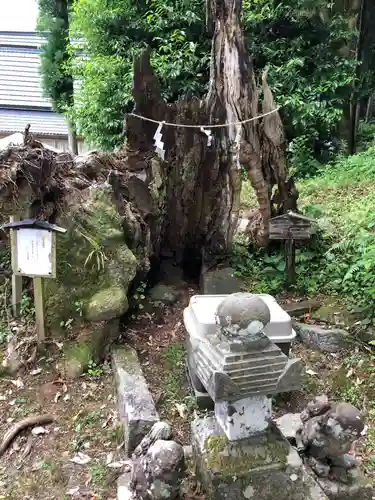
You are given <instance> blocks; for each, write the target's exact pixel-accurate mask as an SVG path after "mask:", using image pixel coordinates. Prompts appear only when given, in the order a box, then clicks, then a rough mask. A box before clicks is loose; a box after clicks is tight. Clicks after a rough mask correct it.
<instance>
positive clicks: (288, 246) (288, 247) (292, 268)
mask: <svg viewBox="0 0 375 500" xmlns="http://www.w3.org/2000/svg"><path fill="white" fill-rule="evenodd" d="M285 258H286V273H287V283H288V285H294V283H295V282H296V244H295V242H294V240H287V241H286V242H285Z"/></svg>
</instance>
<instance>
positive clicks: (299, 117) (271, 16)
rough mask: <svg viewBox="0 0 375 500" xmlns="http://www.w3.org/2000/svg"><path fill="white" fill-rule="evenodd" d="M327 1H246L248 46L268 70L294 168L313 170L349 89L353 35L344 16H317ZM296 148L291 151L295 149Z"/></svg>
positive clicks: (305, 171) (257, 62)
mask: <svg viewBox="0 0 375 500" xmlns="http://www.w3.org/2000/svg"><path fill="white" fill-rule="evenodd" d="M326 5H327V2H311V1H306V0H294V1H293V2H292V1H288V0H284V1H282V2H279V1H272V0H271V1H269V0H258V1H256V2H255V3H254V2H251V1H250V0H248V1H246V2H245V14H244V15H245V21H246V27H247V31H248V37H249V47H250V51H251V53H252V54H253V57H254V63H255V66H256V68H257V70H258V71H260V70H263V69H265V70H267V73H268V80H269V84H270V86H271V88H272V90H273V92H274V94H275V97H276V101H277V103H278V105H280V106H281V115H282V118H283V123H284V125H285V128H286V133H287V137H288V139H289V141H292V149H293V154H292V155H291V156H292V163H293V166H294V170H295V173H296V174H298V175H300V174H301V175H302V176H305V175H306V174H314V173H315V172H316V161H315V160H314V158H318V159H320V160H321V161H322V160H324V161H326V160H327V159H328V158H326V156H327V153H326V151H327V150H329V148H330V147H331V146H332V144H327V143H326V142H327V141H329V140H330V139H331V136H332V134H334V133H335V131H337V128H338V125H339V123H340V121H341V120H342V117H343V106H344V103H345V102H347V101H348V99H349V97H350V93H351V84H352V82H353V78H354V69H355V61H354V58H348V57H347V55H346V54H345V52H344V51H343V48H344V47H345V45H346V44H348V43H349V42H350V41H351V40H352V39H353V33H352V32H350V31H349V30H348V23H347V19H344V18H342V17H341V16H339V15H332V14H331V15H329V16H324V17H323V15H322V11H321V8H322V7H323V6H326ZM294 152H295V154H294Z"/></svg>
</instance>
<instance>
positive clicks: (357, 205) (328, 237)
mask: <svg viewBox="0 0 375 500" xmlns="http://www.w3.org/2000/svg"><path fill="white" fill-rule="evenodd" d="M298 189H299V191H300V199H299V207H300V208H301V209H302V211H303V212H304V213H305V214H307V215H309V216H311V217H313V218H315V219H316V220H317V226H318V229H317V234H316V235H314V237H313V238H312V239H311V241H310V242H309V243H308V244H305V243H303V244H298V248H297V253H296V271H297V282H296V285H295V289H294V291H296V292H297V293H300V294H304V295H306V294H307V295H313V294H316V293H324V294H327V295H333V296H339V297H340V301H342V302H347V303H348V304H349V305H350V306H351V307H352V309H355V311H356V312H358V313H360V314H361V315H362V317H363V321H364V324H365V326H368V325H370V324H371V323H373V321H374V314H375V311H374V307H373V304H374V302H375V272H374V271H375V148H374V147H371V148H369V149H368V150H367V151H365V152H362V153H359V154H357V155H354V156H351V157H349V158H339V159H338V160H337V161H336V163H335V164H333V165H327V166H324V168H323V167H322V168H321V170H320V173H319V175H318V176H316V177H315V178H312V179H306V180H303V181H301V182H299V184H298ZM242 203H243V206H246V207H254V206H256V200H255V197H254V193H253V192H252V189H251V187H250V186H249V184H248V183H245V184H244V186H243V189H242ZM233 264H234V266H235V268H236V270H237V273H238V274H240V275H241V276H242V277H244V278H245V279H246V280H247V285H248V288H249V289H251V291H254V292H258V293H261V292H267V293H271V294H273V295H277V294H278V293H280V292H282V291H283V290H284V289H285V262H284V254H283V250H282V248H280V247H277V245H276V244H275V245H274V246H273V248H272V249H268V250H267V251H266V252H265V251H258V252H255V253H251V254H249V252H248V251H247V250H246V248H244V247H243V246H238V247H237V248H236V250H235V253H234V256H233Z"/></svg>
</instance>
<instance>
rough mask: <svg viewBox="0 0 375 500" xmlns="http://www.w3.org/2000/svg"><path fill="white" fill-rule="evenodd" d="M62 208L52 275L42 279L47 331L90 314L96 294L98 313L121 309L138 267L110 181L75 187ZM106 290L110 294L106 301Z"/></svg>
mask: <svg viewBox="0 0 375 500" xmlns="http://www.w3.org/2000/svg"><path fill="white" fill-rule="evenodd" d="M64 211H65V213H64V215H63V216H60V217H59V218H58V220H57V221H56V223H57V224H58V225H59V226H62V227H64V228H66V229H67V232H66V233H65V234H61V235H60V234H59V235H58V236H57V245H56V259H57V278H56V279H46V280H44V291H45V311H46V326H47V328H49V329H50V330H51V331H52V332H55V331H59V330H61V329H62V324H63V323H66V322H67V321H70V323H71V322H72V321H71V320H73V324H74V325H76V324H77V323H79V322H80V321H82V320H84V319H86V318H85V315H86V314H87V318H88V319H93V317H95V315H94V312H93V311H94V309H95V308H94V306H95V305H96V306H97V310H99V302H100V300H102V302H101V304H100V307H101V313H102V316H100V315H99V317H101V318H102V319H111V317H118V316H119V315H121V314H123V313H124V312H125V311H126V309H127V299H126V294H127V291H128V288H129V285H130V283H131V282H132V281H133V279H134V277H135V276H136V272H137V267H138V262H137V259H136V257H135V256H134V254H133V253H132V252H131V250H130V249H129V248H128V247H127V245H126V243H125V239H124V234H123V230H122V219H121V217H120V215H119V214H118V212H117V209H116V207H115V204H114V201H113V192H112V188H111V187H110V186H107V185H101V186H97V187H94V188H90V189H86V190H84V191H81V192H78V194H77V193H74V194H73V195H72V196H71V198H70V199H68V200H66V203H65V207H64ZM111 293H113V297H112V298H113V299H114V300H113V301H112V302H111V303H110V302H109V301H108V295H109V294H111ZM112 315H113V316H112Z"/></svg>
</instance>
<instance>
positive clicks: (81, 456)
mask: <svg viewBox="0 0 375 500" xmlns="http://www.w3.org/2000/svg"><path fill="white" fill-rule="evenodd" d="M91 460H92V459H91V457H89V456H88V455H86V453H82V452H81V451H79V452H78V453H77V455H75V456H74V457H73V458H70V459H69V462H72V463H73V464H77V465H87V464H88V463H90V462H91Z"/></svg>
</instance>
